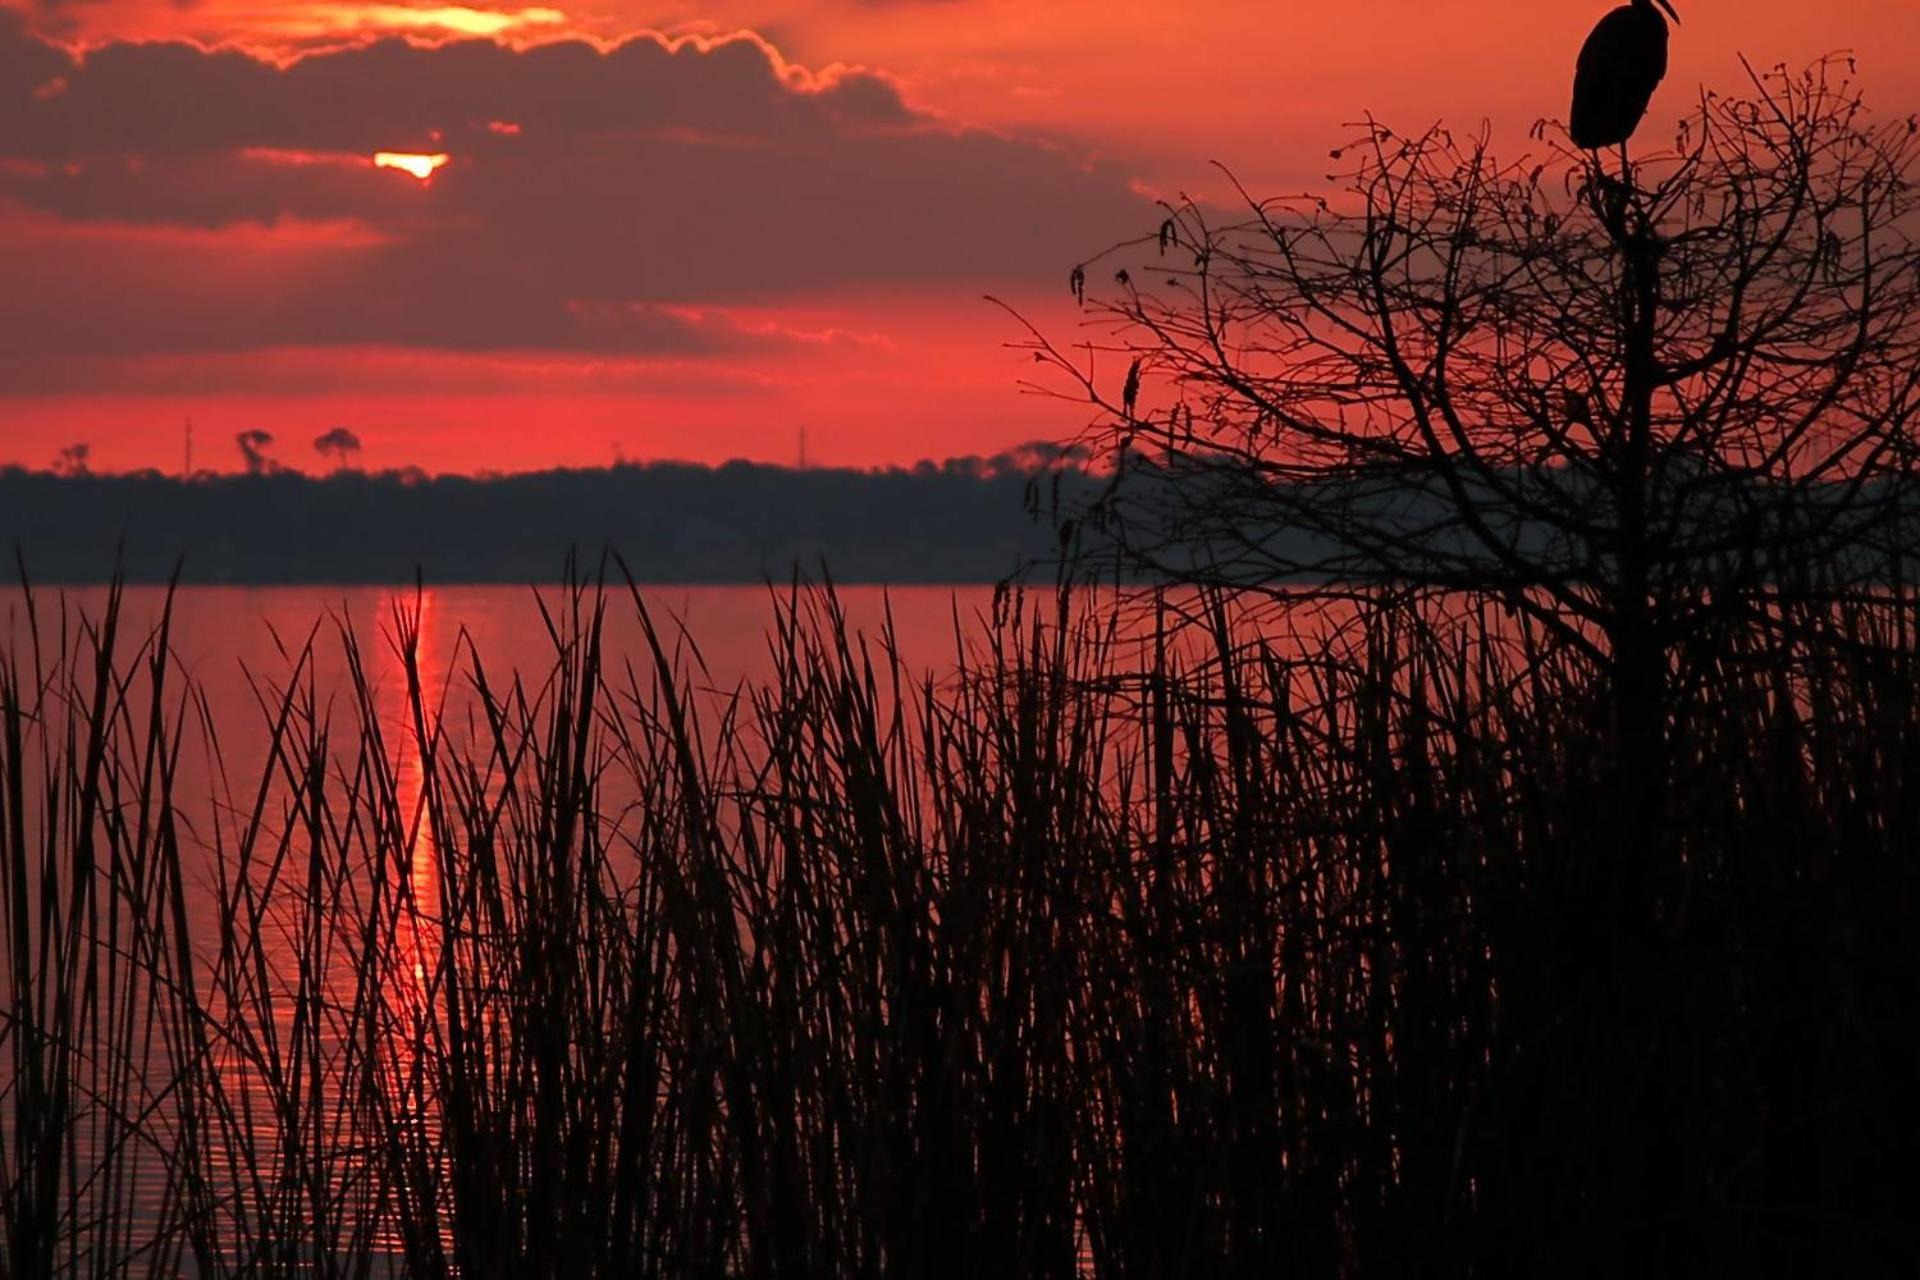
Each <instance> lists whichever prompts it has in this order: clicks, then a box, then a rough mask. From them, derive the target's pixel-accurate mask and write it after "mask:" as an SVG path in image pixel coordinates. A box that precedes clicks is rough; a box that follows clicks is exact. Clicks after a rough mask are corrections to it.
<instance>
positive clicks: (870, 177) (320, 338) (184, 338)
mask: <svg viewBox="0 0 1920 1280" xmlns="http://www.w3.org/2000/svg"><path fill="white" fill-rule="evenodd" d="M377 151H402V152H420V153H444V154H446V155H447V156H448V157H449V160H448V162H447V164H446V165H445V166H444V167H443V168H441V169H439V170H437V171H435V172H434V173H433V175H432V177H431V179H430V180H429V181H426V182H421V181H417V180H416V179H414V178H412V177H410V176H407V175H406V174H404V173H402V172H399V171H396V170H393V169H381V168H376V167H375V166H374V165H373V162H372V156H373V154H374V153H375V152H377ZM0 202H9V203H10V204H11V206H12V212H11V214H9V213H8V212H7V211H6V209H5V208H4V207H0V266H4V269H5V270H6V272H7V273H8V279H9V280H10V281H14V282H17V283H16V285H15V287H14V288H12V289H11V291H10V293H11V297H10V299H0V342H4V344H5V346H6V347H7V349H8V350H9V351H10V352H14V353H19V354H23V355H33V354H38V353H45V354H49V355H55V354H57V355H69V356H71V355H98V354H115V353H123V354H128V355H133V354H151V353H160V352H167V351H181V352H210V351H240V350H249V349H254V348H258V347H269V346H281V347H285V346H299V345H315V346H368V345H376V346H377V345H395V346H403V347H419V348H437V349H448V350H470V351H491V350H555V351H580V352H628V353H636V352H637V353H662V354H669V355H689V354H698V353H701V352H703V351H708V350H712V349H714V348H715V347H716V346H720V347H728V348H729V349H737V346H738V343H739V342H740V341H742V340H743V337H751V336H753V335H751V334H746V333H745V332H744V331H742V330H739V329H738V328H737V327H729V326H726V325H721V324H716V323H715V322H714V321H713V320H712V316H713V315H716V314H723V313H724V311H725V309H726V308H727V307H729V306H731V305H737V304H749V305H750V304H756V303H761V302H767V301H777V300H778V299H779V298H781V297H785V296H800V295H805V294H807V293H809V292H817V291H820V290H824V289H842V290H844V289H908V290H925V289H933V290H951V291H952V292H953V294H954V296H955V299H956V302H960V301H962V300H964V299H965V298H967V297H970V296H972V295H974V294H977V293H978V292H980V291H982V290H983V289H987V288H993V287H997V286H999V285H1000V284H1001V283H1003V282H1014V283H1022V282H1024V283H1025V284H1028V285H1031V284H1033V283H1034V282H1035V281H1041V280H1051V279H1053V278H1054V277H1055V276H1063V275H1064V271H1065V268H1066V267H1067V266H1069V265H1071V263H1072V262H1073V261H1075V260H1076V259H1078V258H1079V257H1081V256H1084V255H1085V254H1086V253H1087V252H1089V251H1090V250H1093V249H1096V248H1098V247H1100V246H1102V245H1104V244H1105V243H1107V242H1108V241H1109V240H1111V239H1113V238H1115V237H1117V236H1119V235H1122V234H1127V233H1130V232H1134V231H1137V230H1139V229H1140V228H1141V227H1142V226H1144V225H1148V224H1149V223H1150V221H1151V218H1152V212H1151V210H1150V207H1149V206H1148V204H1147V202H1146V201H1145V200H1144V199H1143V198H1142V197H1141V196H1139V195H1138V194H1137V193H1136V192H1135V191H1133V190H1132V189H1131V188H1130V186H1129V183H1128V181H1127V178H1126V175H1125V174H1123V173H1121V172H1119V171H1118V170H1115V169H1113V168H1110V167H1100V166H1091V165H1087V164H1083V163H1081V162H1079V161H1078V160H1076V158H1074V157H1073V156H1071V155H1069V154H1068V153H1066V152H1064V151H1062V150H1060V149H1059V148H1056V147H1053V146H1050V145H1047V144H1045V143H1043V142H1040V141H1035V140H1031V139H1023V138H1017V137H1009V136H1004V135H999V134H995V133H989V132H984V131H970V130H962V129H956V128H953V127H951V126H950V125H948V124H946V123H944V122H942V121H939V120H937V119H934V118H932V117H930V116H927V115H925V114H924V113H921V112H919V111H917V110H916V109H914V108H913V107H912V106H911V105H910V104H909V103H907V102H906V101H905V99H904V98H903V97H902V95H901V93H900V91H899V88H898V86H897V85H895V84H894V83H893V82H892V81H891V80H890V79H888V78H887V77H885V76H884V75H881V74H878V73H875V72H871V71H864V70H858V69H835V70H832V71H830V72H814V71H809V70H807V69H805V68H802V67H797V66H795V65H793V64H790V63H788V62H787V61H785V60H784V59H783V58H782V57H781V56H780V55H779V53H778V51H777V50H775V49H774V48H773V47H772V46H771V45H769V44H767V43H766V42H765V41H764V40H762V39H760V38H758V37H754V36H750V35H740V36H734V37H728V38H723V39H715V40H696V39H681V40H668V39H665V38H661V37H657V36H639V37H634V38H630V39H627V40H624V41H621V42H619V43H615V44H610V45H598V44H594V43H590V42H587V41H581V40H566V41H557V42H553V43H548V44H541V45H535V46H531V47H526V48H518V49H516V48H511V47H508V46H505V45H502V44H498V43H495V42H494V41H492V40H485V39H476V40H461V41H455V42H452V43H445V44H439V45H421V44H414V43H410V42H407V41H404V40H396V39H387V40H381V41H378V42H375V43H371V44H365V45H359V46H354V47H350V48H344V49H337V50H332V51H327V52H322V53H314V54H309V55H307V56H305V57H301V58H298V59H296V60H294V61H292V62H290V63H287V64H286V65H284V66H283V65H277V64H275V63H272V62H269V61H266V60H263V59H261V58H259V57H256V56H253V55H250V54H248V53H245V52H242V51H239V50H235V49H224V48H223V49H207V48H202V47H200V46H197V45H193V44H187V43H115V44H108V45H104V46H101V47H99V48H96V49H93V50H91V51H89V52H88V53H86V54H85V55H84V56H83V57H81V56H76V55H74V54H70V53H69V52H67V51H66V50H64V49H62V48H60V47H58V46H55V45H53V44H50V43H48V42H46V41H44V40H42V39H39V38H37V37H35V36H32V35H30V34H28V33H27V32H26V31H25V30H24V29H23V28H22V27H21V26H20V24H19V23H18V22H17V21H10V20H9V18H8V17H7V16H6V15H5V14H3V13H0ZM315 228H331V229H332V230H331V232H330V233H329V234H325V235H316V234H314V229H315ZM283 232H285V233H286V234H284V235H283V234H282V233H283ZM21 286H25V287H21ZM716 309H717V310H716Z"/></svg>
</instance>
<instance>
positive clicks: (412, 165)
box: [373, 151, 447, 182]
mask: <svg viewBox="0 0 1920 1280" xmlns="http://www.w3.org/2000/svg"><path fill="white" fill-rule="evenodd" d="M446 162H447V154H446V152H444V151H439V152H435V153H434V154H433V155H422V154H420V153H419V152H414V151H376V152H374V153H373V167H374V168H376V169H398V170H400V172H402V173H410V174H412V175H413V176H414V177H416V178H418V179H420V181H422V182H425V181H426V180H427V179H429V178H431V177H432V176H433V171H434V170H435V169H438V168H439V167H440V166H441V165H443V164H445V163H446Z"/></svg>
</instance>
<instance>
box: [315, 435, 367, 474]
mask: <svg viewBox="0 0 1920 1280" xmlns="http://www.w3.org/2000/svg"><path fill="white" fill-rule="evenodd" d="M313 451H314V452H315V453H317V454H319V455H320V456H321V457H323V458H332V459H333V466H334V469H335V470H336V471H337V470H339V469H341V468H343V467H345V466H346V465H347V460H348V459H349V458H351V457H353V456H354V455H356V454H358V453H359V452H360V437H359V436H357V435H355V434H354V433H353V432H351V431H349V430H348V429H347V428H345V427H333V428H330V429H329V430H327V431H324V432H322V433H321V434H320V435H319V436H318V437H317V438H316V439H315V440H314V442H313Z"/></svg>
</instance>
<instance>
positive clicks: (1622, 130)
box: [1569, 0, 1680, 177]
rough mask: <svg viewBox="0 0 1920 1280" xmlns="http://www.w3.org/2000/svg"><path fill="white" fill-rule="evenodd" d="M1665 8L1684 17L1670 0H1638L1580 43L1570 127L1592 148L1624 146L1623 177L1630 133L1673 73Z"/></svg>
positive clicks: (1671, 14)
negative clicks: (1669, 67)
mask: <svg viewBox="0 0 1920 1280" xmlns="http://www.w3.org/2000/svg"><path fill="white" fill-rule="evenodd" d="M1656 3H1657V4H1658V5H1659V8H1658V9H1656V8H1655V7H1654V5H1655V4H1656ZM1661 9H1664V10H1666V11H1667V15H1668V16H1669V17H1671V18H1672V19H1673V20H1674V22H1675V23H1678V22H1679V21H1680V15H1679V14H1677V13H1675V12H1674V11H1673V6H1672V5H1671V4H1669V3H1667V0H1633V3H1631V4H1623V5H1621V6H1620V7H1619V8H1617V9H1615V10H1613V11H1612V12H1611V13H1609V14H1607V16H1606V17H1604V18H1602V19H1600V21H1599V23H1598V24H1596V25H1595V26H1594V28H1593V34H1591V35H1589V36H1588V37H1587V42H1586V43H1585V44H1583V45H1581V46H1580V61H1579V64H1578V66H1577V67H1576V69H1575V71H1574V76H1573V118H1572V121H1571V124H1570V128H1569V132H1571V133H1572V135H1573V141H1574V144H1575V145H1576V146H1580V147H1585V148H1587V149H1588V150H1590V151H1598V150H1599V149H1600V148H1602V147H1613V146H1617V147H1619V148H1620V166H1621V169H1622V171H1623V174H1622V176H1623V177H1624V176H1625V173H1624V171H1625V169H1626V165H1627V139H1628V138H1631V137H1632V136H1633V131H1634V130H1635V129H1637V128H1639V127H1640V121H1641V119H1642V118H1643V117H1645V115H1646V114H1647V103H1649V102H1651V101H1652V100H1653V91H1654V89H1655V87H1657V86H1658V85H1659V83H1660V81H1661V78H1662V77H1664V76H1665V75H1666V74H1667V22H1666V19H1665V18H1662V17H1661V16H1660V10H1661Z"/></svg>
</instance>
